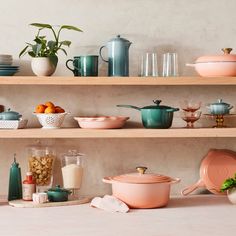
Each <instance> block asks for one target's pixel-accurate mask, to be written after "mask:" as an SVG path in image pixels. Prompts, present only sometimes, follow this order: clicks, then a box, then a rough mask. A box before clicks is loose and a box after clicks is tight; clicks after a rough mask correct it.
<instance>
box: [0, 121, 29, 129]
mask: <svg viewBox="0 0 236 236" xmlns="http://www.w3.org/2000/svg"><path fill="white" fill-rule="evenodd" d="M27 123H28V120H24V119H22V120H0V129H24V128H25V127H26V125H27Z"/></svg>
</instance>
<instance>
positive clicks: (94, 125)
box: [74, 116, 129, 129]
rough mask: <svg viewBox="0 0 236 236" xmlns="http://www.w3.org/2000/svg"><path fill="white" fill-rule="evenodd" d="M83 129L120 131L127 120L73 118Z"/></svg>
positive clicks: (108, 117)
mask: <svg viewBox="0 0 236 236" xmlns="http://www.w3.org/2000/svg"><path fill="white" fill-rule="evenodd" d="M74 119H75V120H76V121H78V124H79V126H80V128H83V129H120V128H122V127H123V126H124V125H125V122H126V121H127V120H128V119H129V117H126V116H80V117H74Z"/></svg>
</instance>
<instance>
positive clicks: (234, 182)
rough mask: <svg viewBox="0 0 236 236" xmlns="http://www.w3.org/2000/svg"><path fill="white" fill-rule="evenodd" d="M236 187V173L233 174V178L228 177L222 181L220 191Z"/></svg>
mask: <svg viewBox="0 0 236 236" xmlns="http://www.w3.org/2000/svg"><path fill="white" fill-rule="evenodd" d="M234 187H236V173H235V175H234V178H228V179H226V180H225V181H224V183H223V184H222V186H221V189H220V190H221V192H224V191H226V190H227V189H231V188H234Z"/></svg>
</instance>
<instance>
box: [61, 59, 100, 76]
mask: <svg viewBox="0 0 236 236" xmlns="http://www.w3.org/2000/svg"><path fill="white" fill-rule="evenodd" d="M69 62H72V63H73V67H74V69H72V68H70V67H69ZM66 67H67V68H68V69H69V70H71V71H72V72H73V73H74V76H98V56H95V55H89V56H76V57H74V59H73V60H72V59H69V60H67V61H66Z"/></svg>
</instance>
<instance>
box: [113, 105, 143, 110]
mask: <svg viewBox="0 0 236 236" xmlns="http://www.w3.org/2000/svg"><path fill="white" fill-rule="evenodd" d="M116 106H117V107H126V108H133V109H136V110H139V111H140V110H141V108H139V107H136V106H132V105H116Z"/></svg>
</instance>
